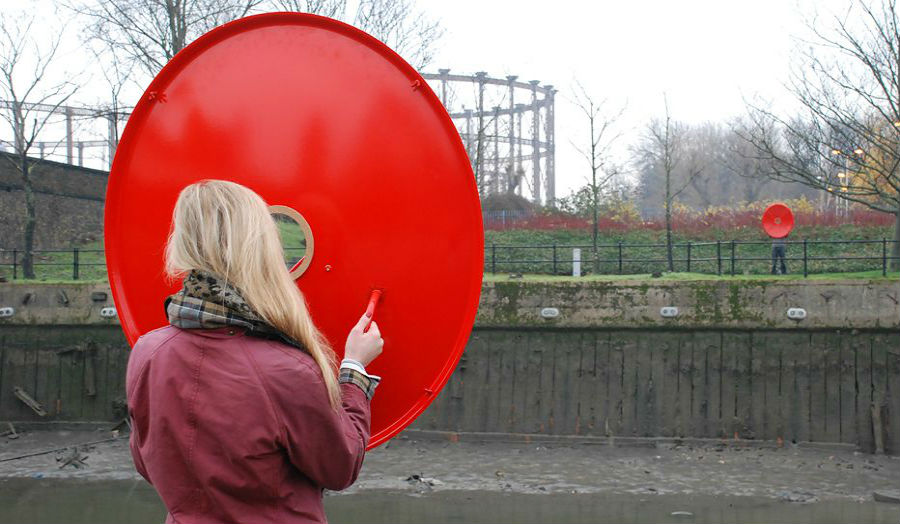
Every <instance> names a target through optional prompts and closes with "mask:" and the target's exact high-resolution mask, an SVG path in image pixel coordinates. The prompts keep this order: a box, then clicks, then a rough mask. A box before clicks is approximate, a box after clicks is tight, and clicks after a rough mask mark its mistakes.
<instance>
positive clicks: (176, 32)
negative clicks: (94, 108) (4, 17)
mask: <svg viewBox="0 0 900 524" xmlns="http://www.w3.org/2000/svg"><path fill="white" fill-rule="evenodd" d="M263 1H264V0H67V2H66V4H65V5H66V6H67V7H68V8H69V9H71V10H72V11H74V12H75V13H77V14H79V15H80V16H82V17H83V18H85V19H86V21H87V30H88V36H89V37H90V38H92V39H95V40H97V41H100V42H102V43H103V44H105V45H106V46H107V47H108V48H109V49H110V50H111V51H113V52H114V53H118V54H119V56H120V60H121V61H122V62H123V63H127V62H132V63H134V64H139V65H140V66H141V67H143V69H144V70H145V71H146V72H147V73H148V74H150V75H151V76H152V75H155V74H156V73H157V72H158V71H159V70H160V69H162V67H163V66H164V65H165V64H166V62H168V61H169V60H171V59H172V57H173V56H175V54H176V53H178V52H179V51H181V50H182V49H184V47H185V46H186V45H188V44H189V43H190V42H191V41H192V40H194V39H195V38H197V37H198V36H200V35H202V34H203V33H205V32H207V31H209V30H210V29H212V28H213V27H216V26H218V25H221V24H224V23H225V22H228V21H231V20H235V19H237V18H241V17H243V16H246V15H248V14H250V13H251V12H252V11H253V10H254V9H255V8H256V7H258V6H259V5H261V4H262V3H263Z"/></svg>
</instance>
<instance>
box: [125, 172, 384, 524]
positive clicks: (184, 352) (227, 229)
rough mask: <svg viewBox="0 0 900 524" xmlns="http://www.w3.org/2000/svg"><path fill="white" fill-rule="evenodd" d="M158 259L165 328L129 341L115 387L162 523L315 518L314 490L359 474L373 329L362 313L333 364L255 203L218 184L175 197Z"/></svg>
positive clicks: (253, 197)
mask: <svg viewBox="0 0 900 524" xmlns="http://www.w3.org/2000/svg"><path fill="white" fill-rule="evenodd" d="M165 256H166V272H167V274H168V275H169V277H170V278H178V277H183V278H184V287H183V289H182V290H181V291H180V292H178V293H176V294H175V295H172V296H171V297H169V298H168V299H166V301H165V309H166V315H167V316H168V319H169V324H170V325H168V326H165V327H163V328H160V329H157V330H154V331H151V332H149V333H147V334H145V335H143V336H142V337H141V338H140V339H138V341H137V342H136V343H135V345H134V348H133V349H132V352H131V356H130V358H129V361H128V372H127V377H126V387H127V389H126V392H127V397H128V408H129V414H130V416H131V418H132V433H131V452H132V457H133V458H134V463H135V466H136V468H137V470H138V471H139V472H140V474H141V475H143V477H144V478H146V479H147V481H148V482H150V483H151V484H153V486H154V487H155V488H156V490H157V491H158V492H159V495H160V497H161V498H162V500H163V502H164V503H165V505H166V508H167V509H168V511H169V515H168V518H167V520H166V521H167V522H182V523H194V522H218V523H221V522H253V523H262V522H278V523H290V522H325V514H324V511H323V507H322V491H323V489H330V490H340V489H344V488H346V487H348V486H350V485H351V484H352V483H353V482H354V481H355V480H356V478H357V476H358V475H359V470H360V467H361V466H362V462H363V456H364V454H365V449H366V444H367V443H368V439H369V421H370V415H369V401H370V400H371V397H372V394H373V392H374V390H375V386H376V385H377V384H378V380H379V378H378V377H376V376H373V375H368V374H366V371H365V366H366V365H368V364H369V363H370V362H371V361H372V360H373V359H374V358H375V357H377V356H378V355H379V354H380V353H381V350H382V346H383V344H384V342H383V340H382V339H381V335H380V333H379V331H378V326H377V325H376V324H375V322H371V325H370V328H369V330H368V331H365V328H366V326H367V325H369V322H370V319H369V318H368V317H367V316H366V315H365V314H364V315H363V316H362V317H361V318H360V319H359V321H358V322H357V323H356V325H355V326H353V328H352V329H351V330H350V334H349V335H348V337H347V342H346V346H345V348H344V355H345V357H346V358H345V359H344V361H343V362H341V364H340V366H337V365H336V357H335V353H334V351H332V349H331V348H330V347H329V346H328V343H327V342H326V340H325V339H324V337H323V336H322V335H321V333H319V331H318V330H317V329H316V327H315V325H313V323H312V320H311V319H310V315H309V312H308V311H307V309H306V305H305V302H304V299H303V296H302V294H301V293H300V291H299V290H298V289H297V286H296V285H295V284H294V282H293V281H292V280H291V278H290V275H289V274H288V271H287V268H286V267H285V263H284V258H283V250H282V246H281V240H280V237H279V233H278V230H277V228H276V226H275V222H274V220H273V219H272V216H271V215H270V213H269V211H268V207H267V205H266V203H265V202H263V200H262V198H260V197H259V196H258V195H257V194H256V193H254V192H252V191H251V190H249V189H247V188H246V187H243V186H241V185H238V184H235V183H232V182H225V181H221V180H206V181H202V182H199V183H196V184H192V185H190V186H188V187H186V188H185V189H184V190H183V191H182V192H181V194H180V195H179V197H178V201H177V203H176V204H175V212H174V216H173V224H172V231H171V234H170V236H169V240H168V243H167V245H166V254H165ZM338 368H339V371H338Z"/></svg>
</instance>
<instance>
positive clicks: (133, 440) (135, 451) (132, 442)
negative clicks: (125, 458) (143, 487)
mask: <svg viewBox="0 0 900 524" xmlns="http://www.w3.org/2000/svg"><path fill="white" fill-rule="evenodd" d="M129 416H130V415H129ZM131 428H132V429H131V435H129V437H128V445H129V447H130V448H131V459H132V460H133V461H134V467H135V469H137V472H138V473H140V474H141V476H142V477H144V480H146V481H147V482H149V483H150V484H153V481H152V480H150V475H149V474H148V473H147V466H145V465H144V459H143V457H141V450H140V447H139V445H138V438H139V436H138V434H137V424H136V423H135V422H134V419H133V418H132V419H131Z"/></svg>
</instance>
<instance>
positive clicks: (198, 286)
mask: <svg viewBox="0 0 900 524" xmlns="http://www.w3.org/2000/svg"><path fill="white" fill-rule="evenodd" d="M182 285H183V287H182V289H181V291H179V292H178V293H176V294H174V295H171V296H169V297H168V298H166V300H165V303H164V305H165V309H166V316H167V317H168V319H169V324H171V325H173V326H175V327H179V328H182V329H216V328H221V327H225V326H238V327H243V328H246V329H247V332H246V333H247V334H248V335H251V336H255V337H260V338H267V339H270V340H279V341H281V342H284V343H286V344H288V345H291V346H294V347H296V348H298V349H302V350H304V351H306V349H305V348H304V346H303V344H301V343H299V342H297V341H296V340H294V339H292V338H291V337H289V336H288V335H286V334H285V333H283V332H281V331H279V330H278V329H276V328H275V327H274V326H272V325H270V324H268V323H267V322H266V321H264V320H263V319H262V318H260V317H259V315H258V314H257V313H256V312H255V311H254V310H253V308H251V307H250V305H249V304H247V302H246V301H244V298H243V297H242V296H241V293H240V291H238V289H237V288H236V287H234V286H232V285H231V284H230V283H229V282H228V281H226V280H225V279H224V278H222V277H220V276H218V275H216V274H213V273H209V272H206V271H200V270H197V269H192V270H191V271H190V272H189V273H188V275H187V276H186V277H185V278H184V281H183V283H182Z"/></svg>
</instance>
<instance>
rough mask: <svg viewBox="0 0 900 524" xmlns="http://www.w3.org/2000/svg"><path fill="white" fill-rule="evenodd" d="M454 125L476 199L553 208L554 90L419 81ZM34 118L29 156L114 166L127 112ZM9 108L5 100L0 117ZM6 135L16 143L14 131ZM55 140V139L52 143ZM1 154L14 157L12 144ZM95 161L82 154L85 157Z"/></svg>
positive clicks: (451, 78) (480, 77)
mask: <svg viewBox="0 0 900 524" xmlns="http://www.w3.org/2000/svg"><path fill="white" fill-rule="evenodd" d="M422 76H423V77H424V78H425V79H426V80H428V81H429V84H430V85H431V86H432V88H433V90H434V91H435V93H436V94H437V95H438V97H439V98H440V99H441V102H442V103H443V104H444V107H445V108H447V112H448V113H449V114H450V117H451V118H452V119H453V122H454V123H455V124H456V127H457V129H458V130H459V134H460V136H461V137H462V140H463V143H464V144H465V146H466V151H467V152H468V154H469V158H470V159H471V161H472V170H473V171H474V173H475V178H476V182H477V184H478V190H479V194H480V195H481V196H482V197H484V196H488V195H492V194H502V193H515V194H517V195H521V196H526V197H528V198H530V199H531V200H532V201H533V202H535V203H537V204H547V205H553V203H554V200H555V197H556V181H555V173H554V149H555V147H554V125H553V122H554V117H553V111H554V109H553V99H554V94H555V93H556V91H555V90H554V89H553V86H552V85H544V86H541V85H539V84H540V82H539V81H537V80H532V81H530V82H520V81H518V80H517V77H516V76H507V77H506V78H505V79H499V78H492V77H489V76H488V75H487V73H484V72H479V73H475V74H474V75H457V74H450V70H449V69H439V70H438V72H437V73H425V74H423V75H422ZM24 107H25V108H27V109H28V110H29V111H32V112H35V111H36V112H40V113H49V116H50V117H52V118H53V119H54V120H55V122H54V123H52V124H51V125H48V126H46V128H45V129H44V130H43V131H42V136H40V137H39V140H37V141H35V143H34V145H33V148H32V150H31V151H30V154H31V155H36V156H40V158H48V159H51V160H56V161H60V162H65V163H69V164H77V165H79V166H85V165H87V166H90V167H95V168H100V169H107V168H109V166H110V165H111V164H112V158H113V156H114V155H115V151H116V146H117V145H118V142H119V133H121V130H122V129H124V127H125V126H124V122H126V121H127V119H128V117H129V115H130V114H129V112H127V111H122V110H119V111H110V110H109V109H100V108H87V107H76V106H53V105H46V104H26V105H25V106H24ZM11 109H12V102H9V101H3V100H0V111H9V110H11ZM6 132H8V133H10V134H11V135H12V136H13V137H14V136H16V134H15V131H14V130H13V129H11V128H10V129H8V130H6ZM51 136H53V137H55V138H56V139H51ZM0 149H4V150H7V151H15V150H16V147H15V142H14V140H6V139H2V140H0ZM86 150H87V151H93V152H94V153H93V154H89V155H87V156H86V155H85V151H86Z"/></svg>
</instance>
